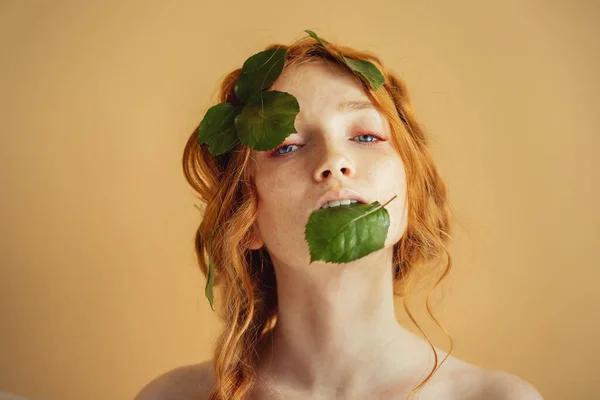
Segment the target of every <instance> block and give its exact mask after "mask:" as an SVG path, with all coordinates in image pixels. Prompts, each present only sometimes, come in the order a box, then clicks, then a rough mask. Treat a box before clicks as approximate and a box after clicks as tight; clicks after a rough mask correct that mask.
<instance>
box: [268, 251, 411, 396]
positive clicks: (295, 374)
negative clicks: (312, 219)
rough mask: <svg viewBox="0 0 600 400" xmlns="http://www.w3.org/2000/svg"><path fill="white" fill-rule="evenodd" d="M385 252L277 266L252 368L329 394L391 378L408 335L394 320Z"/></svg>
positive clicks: (305, 390) (298, 386)
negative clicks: (272, 321) (267, 323)
mask: <svg viewBox="0 0 600 400" xmlns="http://www.w3.org/2000/svg"><path fill="white" fill-rule="evenodd" d="M391 250H392V249H382V250H381V251H379V252H375V253H372V254H370V255H369V256H367V257H363V258H362V259H359V260H356V261H355V262H352V263H347V264H332V263H328V264H326V263H320V262H319V263H317V262H315V263H313V264H311V265H310V266H308V267H307V266H304V267H303V268H294V267H289V266H280V267H281V268H277V265H276V275H277V291H278V301H279V314H278V318H277V323H276V325H275V328H274V329H273V331H272V335H271V337H270V338H268V339H267V340H266V342H267V343H266V346H267V350H266V351H265V354H264V356H261V361H260V364H261V365H262V366H259V370H263V371H262V372H263V373H264V374H266V375H268V376H269V378H270V379H272V380H274V381H276V382H277V383H278V386H280V387H281V386H283V387H287V388H293V389H294V390H296V391H300V392H303V393H328V394H330V395H331V396H333V397H336V396H341V395H342V393H340V388H343V391H344V392H348V393H359V392H361V391H363V390H364V391H366V390H368V389H367V388H368V387H369V386H370V385H374V384H376V383H380V382H382V381H387V380H391V379H393V377H397V372H398V366H399V365H400V364H402V363H401V361H402V360H401V358H402V357H405V358H408V357H409V355H408V354H407V353H409V347H410V346H409V345H408V344H409V343H412V345H413V348H414V335H412V333H410V332H409V331H407V330H406V329H405V328H403V327H402V326H401V325H400V324H399V323H398V321H397V320H396V317H395V312H394V297H393V289H392V263H391V255H392V254H391ZM307 271H308V272H307ZM399 358H400V359H399ZM388 375H389V376H388ZM333 397H332V398H333Z"/></svg>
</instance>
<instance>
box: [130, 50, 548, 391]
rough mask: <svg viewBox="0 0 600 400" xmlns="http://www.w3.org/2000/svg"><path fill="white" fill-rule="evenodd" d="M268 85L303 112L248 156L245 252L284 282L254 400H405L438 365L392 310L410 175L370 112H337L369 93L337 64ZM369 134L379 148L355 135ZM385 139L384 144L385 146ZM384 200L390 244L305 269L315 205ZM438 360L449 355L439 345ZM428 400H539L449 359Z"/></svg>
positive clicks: (181, 383)
mask: <svg viewBox="0 0 600 400" xmlns="http://www.w3.org/2000/svg"><path fill="white" fill-rule="evenodd" d="M272 90H281V91H285V92H288V93H291V94H292V95H294V96H295V97H296V98H297V99H298V102H299V103H300V109H301V114H300V115H299V116H298V117H297V119H296V130H297V131H298V133H296V134H293V135H290V136H289V137H288V138H287V139H286V141H285V142H284V143H283V144H282V145H283V146H286V145H287V144H289V143H294V144H296V146H292V147H287V148H284V149H282V150H281V151H280V153H282V154H283V153H290V155H289V156H286V157H282V158H269V157H268V155H269V154H270V152H271V151H267V152H256V151H253V152H252V157H253V159H254V161H255V162H254V163H253V166H254V171H253V175H254V180H255V183H256V185H257V191H258V195H259V202H258V219H257V221H256V224H255V227H254V229H255V233H254V237H253V241H252V243H251V246H250V248H252V249H259V248H261V247H263V246H265V247H266V249H267V251H268V252H269V254H270V256H271V258H272V260H273V263H274V267H275V273H276V275H277V287H278V293H277V295H278V300H279V318H278V321H277V325H276V326H275V328H274V330H273V331H272V332H271V334H270V337H269V338H268V340H266V341H264V342H263V346H262V347H261V348H259V349H258V350H257V351H258V354H259V364H258V367H257V369H256V373H257V377H258V381H257V382H256V384H255V385H254V387H253V389H252V390H251V392H250V393H249V395H248V397H247V398H248V399H249V400H271V399H278V400H281V399H286V400H300V399H302V400H304V399H323V400H325V399H327V400H330V399H341V400H354V399H379V400H391V399H402V400H403V399H405V398H406V395H407V394H408V393H409V392H410V391H411V389H413V388H414V386H415V385H416V384H418V383H419V382H421V381H422V380H423V379H424V378H425V376H426V375H427V374H428V373H429V371H430V370H431V369H432V367H433V361H434V359H433V354H432V350H431V348H430V347H429V345H428V343H427V342H426V341H425V340H424V339H422V338H421V337H418V336H416V335H414V334H412V333H411V332H410V331H408V330H407V329H405V328H404V327H402V326H401V325H400V324H399V323H398V322H397V320H396V317H395V313H394V299H393V294H392V271H391V267H392V258H391V257H392V246H393V245H394V244H395V243H397V242H398V240H400V238H401V237H402V235H403V234H404V232H405V230H406V225H407V219H406V218H407V211H408V210H407V206H406V202H405V197H406V179H405V178H406V177H405V170H404V165H403V163H402V160H401V159H400V157H399V156H398V154H397V153H396V151H395V150H394V148H393V146H392V145H391V141H390V140H389V137H390V136H389V134H390V132H389V125H388V124H387V123H386V120H385V118H384V117H383V116H382V115H380V114H379V113H378V112H377V111H375V110H372V109H371V110H369V109H364V110H360V111H355V112H351V113H340V112H338V111H337V105H338V104H339V103H340V102H342V101H347V100H365V101H368V100H369V99H368V97H367V96H366V95H365V94H364V93H363V92H362V89H361V88H360V86H359V85H358V84H357V83H356V82H355V81H353V80H352V79H350V78H348V76H346V75H345V74H344V73H342V72H341V71H340V70H339V69H337V67H332V66H329V65H326V64H323V63H322V62H320V61H316V62H310V63H308V64H305V65H302V66H300V67H298V68H296V69H294V70H286V71H285V72H284V73H283V74H282V75H281V76H280V77H279V79H278V80H277V82H276V83H275V85H274V86H273V87H272ZM366 133H374V134H377V135H380V136H381V137H382V138H383V141H382V142H378V143H374V145H372V146H369V145H367V144H364V143H360V141H363V142H370V141H376V139H374V138H372V137H364V136H363V137H360V138H359V137H358V135H359V134H366ZM386 140H387V141H386ZM339 187H347V188H351V189H353V190H356V191H358V192H359V193H361V194H362V196H363V198H365V199H366V200H367V201H368V202H369V203H371V202H374V201H379V202H380V203H381V204H384V203H385V202H387V201H388V200H389V199H390V198H392V197H393V196H394V195H397V196H398V197H397V198H396V199H394V201H392V202H391V203H389V204H388V205H387V206H386V209H387V211H388V213H389V215H390V227H389V231H388V236H387V239H386V241H385V246H384V248H382V249H380V250H378V251H376V252H373V253H371V254H369V255H367V256H365V257H363V258H361V259H358V260H355V261H353V262H351V263H347V264H334V263H325V262H321V261H316V262H313V263H312V264H309V261H310V255H309V251H308V244H307V243H306V241H305V239H304V227H305V225H306V222H307V220H308V217H309V216H310V214H311V213H312V212H313V211H314V208H315V206H316V203H317V200H318V199H319V198H320V197H321V195H323V194H324V193H325V192H327V191H328V190H329V189H332V188H339ZM435 350H436V352H437V353H438V357H439V359H438V365H439V364H440V362H441V360H442V359H443V358H444V357H445V356H446V354H447V353H446V352H445V351H443V350H441V349H439V348H437V347H435ZM215 384H216V376H215V371H214V370H213V361H212V360H210V361H206V362H203V363H200V364H195V365H188V366H183V367H179V368H176V369H174V370H171V371H168V372H166V373H164V374H162V375H160V376H159V377H157V378H155V379H154V380H152V381H151V382H149V383H148V384H147V385H146V386H145V387H144V388H143V389H142V390H141V391H140V393H138V395H137V396H136V397H135V400H168V399H173V400H175V399H177V400H187V399H190V400H191V399H205V398H207V397H208V394H209V393H210V391H211V390H212V388H213V387H214V386H215ZM419 398H420V399H422V400H439V399H446V400H458V399H460V400H482V399H486V400H543V399H542V396H541V395H540V394H539V392H538V391H537V390H536V389H535V388H534V387H533V386H532V385H531V384H529V383H528V382H526V381H524V380H522V379H520V378H518V377H516V376H514V375H511V374H509V373H506V372H503V371H494V370H487V369H484V368H480V367H477V366H475V365H472V364H469V363H466V362H464V361H462V360H459V359H457V358H455V357H452V356H450V357H448V358H447V359H446V361H445V362H444V364H442V366H441V367H440V369H439V370H438V371H437V372H436V373H435V374H434V375H433V377H432V379H431V380H430V381H429V382H428V383H427V385H426V386H425V387H424V388H423V390H422V391H421V392H420V394H419Z"/></svg>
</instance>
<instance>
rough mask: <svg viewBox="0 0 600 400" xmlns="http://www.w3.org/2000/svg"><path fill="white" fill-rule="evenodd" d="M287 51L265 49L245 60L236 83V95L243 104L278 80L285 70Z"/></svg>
mask: <svg viewBox="0 0 600 400" xmlns="http://www.w3.org/2000/svg"><path fill="white" fill-rule="evenodd" d="M286 53H287V50H286V49H279V48H278V49H272V50H265V51H261V52H260V53H257V54H255V55H253V56H251V57H250V58H248V59H247V60H246V61H245V62H244V65H243V66H242V71H241V72H240V76H239V77H238V79H237V80H236V82H235V85H234V92H235V96H236V97H237V99H238V100H239V101H240V102H241V103H242V104H246V103H247V102H248V100H249V99H250V97H251V96H253V95H255V94H256V93H259V92H261V91H263V90H265V89H267V88H269V87H270V86H271V85H272V84H273V83H274V82H275V81H276V80H277V78H278V77H279V75H281V72H282V71H283V66H284V64H285V57H286Z"/></svg>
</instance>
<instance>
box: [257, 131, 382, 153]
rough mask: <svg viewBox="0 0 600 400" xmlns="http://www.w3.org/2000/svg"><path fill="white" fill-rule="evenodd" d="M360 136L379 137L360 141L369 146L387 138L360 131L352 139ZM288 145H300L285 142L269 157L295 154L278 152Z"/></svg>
mask: <svg viewBox="0 0 600 400" xmlns="http://www.w3.org/2000/svg"><path fill="white" fill-rule="evenodd" d="M360 136H373V137H374V138H376V139H377V140H375V141H372V142H360V141H359V143H362V144H364V145H367V146H373V145H375V144H377V143H379V142H385V140H384V139H383V138H382V137H381V136H379V135H376V134H374V133H359V134H358V135H356V136H354V137H353V138H352V139H356V138H357V137H360ZM288 146H298V144H296V143H287V144H283V145H281V146H279V147H277V148H276V149H275V150H273V151H272V152H271V153H270V154H269V158H282V157H286V156H288V155H290V154H293V153H294V152H293V151H292V152H289V153H285V154H277V152H278V151H279V150H280V149H283V148H284V147H288Z"/></svg>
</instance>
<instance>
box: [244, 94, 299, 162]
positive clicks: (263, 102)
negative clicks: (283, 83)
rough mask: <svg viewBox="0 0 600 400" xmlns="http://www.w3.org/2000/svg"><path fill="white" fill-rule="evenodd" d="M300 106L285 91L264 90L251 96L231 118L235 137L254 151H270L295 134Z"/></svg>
mask: <svg viewBox="0 0 600 400" xmlns="http://www.w3.org/2000/svg"><path fill="white" fill-rule="evenodd" d="M299 112H300V105H299V104H298V100H296V98H295V97H294V96H292V95H291V94H289V93H286V92H279V91H277V90H268V91H264V92H260V93H257V94H255V95H254V96H252V97H251V98H250V99H249V100H248V103H247V104H246V105H245V106H244V108H243V109H242V112H241V113H240V114H239V115H238V116H237V117H236V118H235V127H236V131H237V133H238V138H239V139H240V140H241V141H242V143H244V144H245V145H246V146H248V147H250V148H251V149H254V150H257V151H265V150H271V149H274V148H276V147H277V146H279V145H280V144H281V143H283V142H284V140H285V138H286V137H288V136H289V135H290V134H292V133H295V132H296V129H295V128H294V121H295V120H296V115H298V113H299Z"/></svg>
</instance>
